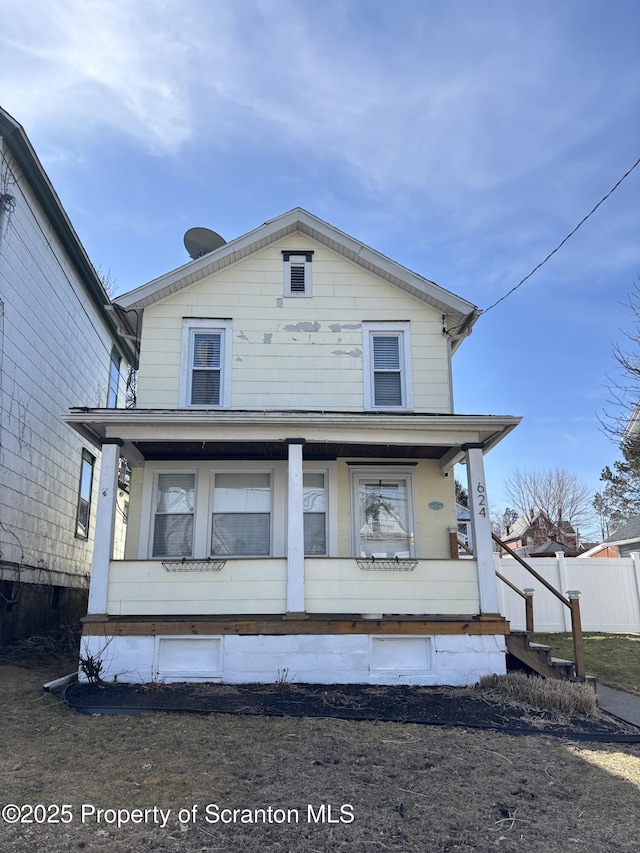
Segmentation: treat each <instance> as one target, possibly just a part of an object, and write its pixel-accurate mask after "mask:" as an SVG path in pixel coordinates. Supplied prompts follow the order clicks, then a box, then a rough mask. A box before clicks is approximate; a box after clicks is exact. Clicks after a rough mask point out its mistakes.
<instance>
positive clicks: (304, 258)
mask: <svg viewBox="0 0 640 853" xmlns="http://www.w3.org/2000/svg"><path fill="white" fill-rule="evenodd" d="M312 257H313V252H309V251H304V250H298V251H292V252H290V251H286V252H284V251H283V253H282V258H283V282H282V285H283V292H284V295H285V296H294V297H296V296H297V297H299V296H303V297H304V296H311V295H312V276H311V269H312ZM300 264H304V290H303V291H297V290H294V291H292V290H291V266H292V265H294V266H295V265H298V266H299V265H300Z"/></svg>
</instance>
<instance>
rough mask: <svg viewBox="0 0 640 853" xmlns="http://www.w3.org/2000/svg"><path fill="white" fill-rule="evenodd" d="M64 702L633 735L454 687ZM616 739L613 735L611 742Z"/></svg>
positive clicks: (272, 687)
mask: <svg viewBox="0 0 640 853" xmlns="http://www.w3.org/2000/svg"><path fill="white" fill-rule="evenodd" d="M64 698H65V701H66V702H67V703H68V704H69V705H70V707H72V708H74V709H75V710H78V711H82V712H84V713H89V714H96V713H100V714H104V713H110V714H113V713H121V714H126V713H138V712H142V711H182V712H196V713H216V714H235V715H262V716H278V717H282V716H291V717H301V716H304V717H335V718H339V719H344V720H383V721H391V722H401V723H421V724H427V725H439V726H466V727H470V728H490V729H497V730H499V731H504V732H510V733H532V734H533V733H537V734H559V735H565V736H567V737H571V736H573V735H583V736H585V735H594V736H598V735H602V736H605V737H606V736H609V735H610V736H613V737H614V738H616V736H617V737H620V738H624V737H631V738H632V739H635V740H636V741H637V740H638V738H639V737H640V730H639V729H635V732H634V727H633V726H628V725H626V724H623V723H621V722H619V721H617V720H616V719H615V718H613V717H609V716H608V715H604V714H600V715H598V716H597V717H587V716H576V715H573V716H566V715H565V716H559V715H558V714H556V713H555V712H553V711H548V710H542V709H537V708H536V709H533V708H530V707H527V706H525V705H520V704H518V703H515V702H505V701H504V700H502V699H499V698H496V697H493V696H490V695H487V693H483V692H482V691H473V690H470V689H455V688H429V687H408V686H371V685H317V684H291V683H286V684H242V685H225V684H186V683H184V684H183V683H180V684H147V685H133V684H107V685H104V686H98V685H95V684H86V683H77V684H72V685H70V686H69V687H68V688H67V690H66V692H65V696H64ZM616 739H617V738H616Z"/></svg>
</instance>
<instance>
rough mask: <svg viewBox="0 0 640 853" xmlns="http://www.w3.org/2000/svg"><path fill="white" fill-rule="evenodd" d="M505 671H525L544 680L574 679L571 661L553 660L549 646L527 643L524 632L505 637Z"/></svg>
mask: <svg viewBox="0 0 640 853" xmlns="http://www.w3.org/2000/svg"><path fill="white" fill-rule="evenodd" d="M505 639H506V641H507V669H508V670H509V669H525V670H527V671H530V672H535V673H537V674H538V675H542V676H543V677H544V678H559V679H566V680H572V679H574V678H575V669H574V664H573V661H570V660H564V659H563V658H554V657H552V655H551V646H545V645H543V644H542V643H531V642H529V635H528V633H527V632H526V631H512V632H511V633H510V634H507V635H506V638H505Z"/></svg>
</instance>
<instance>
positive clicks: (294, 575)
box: [287, 438, 304, 614]
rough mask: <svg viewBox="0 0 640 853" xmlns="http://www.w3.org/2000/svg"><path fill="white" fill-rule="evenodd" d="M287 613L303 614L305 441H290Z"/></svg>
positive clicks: (298, 439)
mask: <svg viewBox="0 0 640 853" xmlns="http://www.w3.org/2000/svg"><path fill="white" fill-rule="evenodd" d="M287 444H288V445H289V476H288V489H287V613H298V614H299V613H304V508H303V506H302V445H303V444H304V439H303V438H288V439H287Z"/></svg>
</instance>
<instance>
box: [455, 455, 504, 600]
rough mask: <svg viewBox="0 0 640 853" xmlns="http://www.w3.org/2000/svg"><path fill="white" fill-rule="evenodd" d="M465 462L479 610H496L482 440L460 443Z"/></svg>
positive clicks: (496, 592)
mask: <svg viewBox="0 0 640 853" xmlns="http://www.w3.org/2000/svg"><path fill="white" fill-rule="evenodd" d="M462 449H463V450H464V452H465V455H466V462H467V487H468V491H469V505H470V509H471V530H472V532H473V542H474V550H475V556H476V560H477V563H478V587H479V591H480V613H499V612H500V609H499V607H498V588H497V582H496V571H495V566H494V560H493V540H492V538H491V522H490V520H489V501H488V499H487V485H486V483H485V479H484V462H483V457H482V451H483V449H484V445H483V444H463V445H462Z"/></svg>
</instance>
